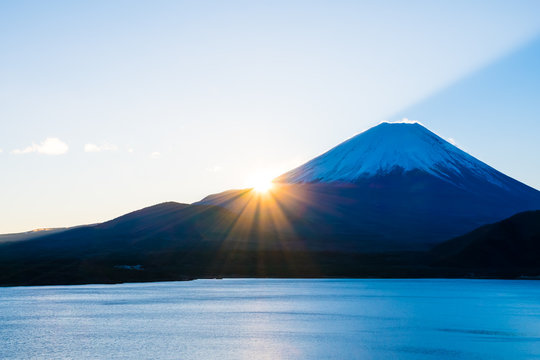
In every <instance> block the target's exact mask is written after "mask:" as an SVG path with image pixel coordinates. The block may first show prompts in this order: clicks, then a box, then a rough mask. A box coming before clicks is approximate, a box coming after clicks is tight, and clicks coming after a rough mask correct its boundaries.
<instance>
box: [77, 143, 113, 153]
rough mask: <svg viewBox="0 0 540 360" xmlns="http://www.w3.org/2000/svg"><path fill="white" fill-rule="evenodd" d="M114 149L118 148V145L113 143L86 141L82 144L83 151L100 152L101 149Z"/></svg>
mask: <svg viewBox="0 0 540 360" xmlns="http://www.w3.org/2000/svg"><path fill="white" fill-rule="evenodd" d="M116 150H118V146H116V145H113V144H102V145H96V144H92V143H88V144H85V145H84V151H85V152H101V151H116Z"/></svg>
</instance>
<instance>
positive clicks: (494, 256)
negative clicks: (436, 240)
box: [431, 210, 540, 275]
mask: <svg viewBox="0 0 540 360" xmlns="http://www.w3.org/2000/svg"><path fill="white" fill-rule="evenodd" d="M431 256H432V259H433V261H434V263H435V264H437V265H438V266H447V267H453V268H456V267H459V268H468V269H499V270H502V271H504V270H505V269H518V270H519V269H536V271H537V275H540V211H538V210H537V211H527V212H523V213H520V214H517V215H514V216H512V217H510V218H508V219H505V220H503V221H499V222H496V223H494V224H489V225H485V226H482V227H480V228H478V229H476V230H474V231H472V232H470V233H467V234H465V235H463V236H460V237H457V238H455V239H452V240H449V241H447V242H445V243H443V244H440V245H438V246H436V247H435V248H434V249H433V250H432V251H431Z"/></svg>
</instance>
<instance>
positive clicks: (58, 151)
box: [11, 138, 69, 155]
mask: <svg viewBox="0 0 540 360" xmlns="http://www.w3.org/2000/svg"><path fill="white" fill-rule="evenodd" d="M68 149H69V146H68V145H67V144H66V143H65V142H63V141H62V140H60V139H58V138H46V139H45V140H44V141H42V142H41V143H39V144H35V143H34V144H32V145H30V146H27V147H25V148H24V149H15V150H13V151H12V152H11V153H12V154H15V155H20V154H29V153H33V152H37V153H39V154H45V155H62V154H65V153H67V151H68Z"/></svg>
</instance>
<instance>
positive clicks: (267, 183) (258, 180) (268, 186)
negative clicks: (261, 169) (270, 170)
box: [249, 174, 274, 194]
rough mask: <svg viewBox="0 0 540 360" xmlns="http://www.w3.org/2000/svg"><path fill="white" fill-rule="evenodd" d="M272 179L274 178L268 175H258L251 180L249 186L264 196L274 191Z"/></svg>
mask: <svg viewBox="0 0 540 360" xmlns="http://www.w3.org/2000/svg"><path fill="white" fill-rule="evenodd" d="M272 179H273V177H271V176H268V175H266V174H257V175H254V176H253V177H252V178H251V179H250V181H249V184H250V187H252V188H253V190H254V191H256V192H257V193H259V194H264V193H267V192H268V191H270V190H272V188H273V187H274V183H273V182H272Z"/></svg>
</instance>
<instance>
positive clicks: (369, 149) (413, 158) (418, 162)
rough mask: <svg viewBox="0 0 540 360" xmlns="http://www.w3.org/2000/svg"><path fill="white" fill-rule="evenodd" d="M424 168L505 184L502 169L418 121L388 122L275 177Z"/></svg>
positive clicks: (349, 178) (343, 178) (296, 179)
mask: <svg viewBox="0 0 540 360" xmlns="http://www.w3.org/2000/svg"><path fill="white" fill-rule="evenodd" d="M413 170H420V171H422V172H426V173H428V174H431V175H434V176H436V177H438V178H440V179H443V180H446V181H449V182H454V181H455V179H456V178H459V177H461V176H465V173H466V174H467V176H470V175H473V176H475V177H477V178H481V179H482V180H484V181H488V182H490V183H492V184H495V185H498V186H501V187H504V185H503V184H504V182H505V179H506V178H507V177H506V176H505V175H503V174H502V173H500V172H498V171H497V170H495V169H493V168H492V167H490V166H488V165H487V164H485V163H483V162H481V161H480V160H477V159H476V158H474V157H472V156H471V155H469V154H467V153H466V152H464V151H462V150H460V149H459V148H457V147H456V146H454V145H452V144H451V143H449V142H448V141H446V140H444V139H442V138H441V137H439V136H437V135H436V134H434V133H433V132H431V131H429V130H428V129H426V128H425V127H424V126H422V125H421V124H419V123H411V122H400V123H389V122H384V123H381V124H379V125H377V126H374V127H372V128H370V129H368V130H366V131H364V132H362V133H360V134H358V135H356V136H354V137H352V138H350V139H349V140H346V141H344V142H343V143H341V144H339V145H338V146H336V147H334V148H332V149H331V150H329V151H328V152H326V153H324V154H322V155H320V156H318V157H316V158H314V159H312V160H310V161H309V162H307V163H305V164H304V165H301V166H299V167H298V168H296V169H293V170H291V171H289V172H287V173H285V174H283V175H281V176H280V177H278V178H277V179H276V180H275V181H277V182H284V183H314V182H318V183H325V182H355V181H358V180H360V179H363V178H368V177H372V176H381V175H385V174H390V173H393V172H396V171H398V172H404V173H406V172H410V171H413Z"/></svg>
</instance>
